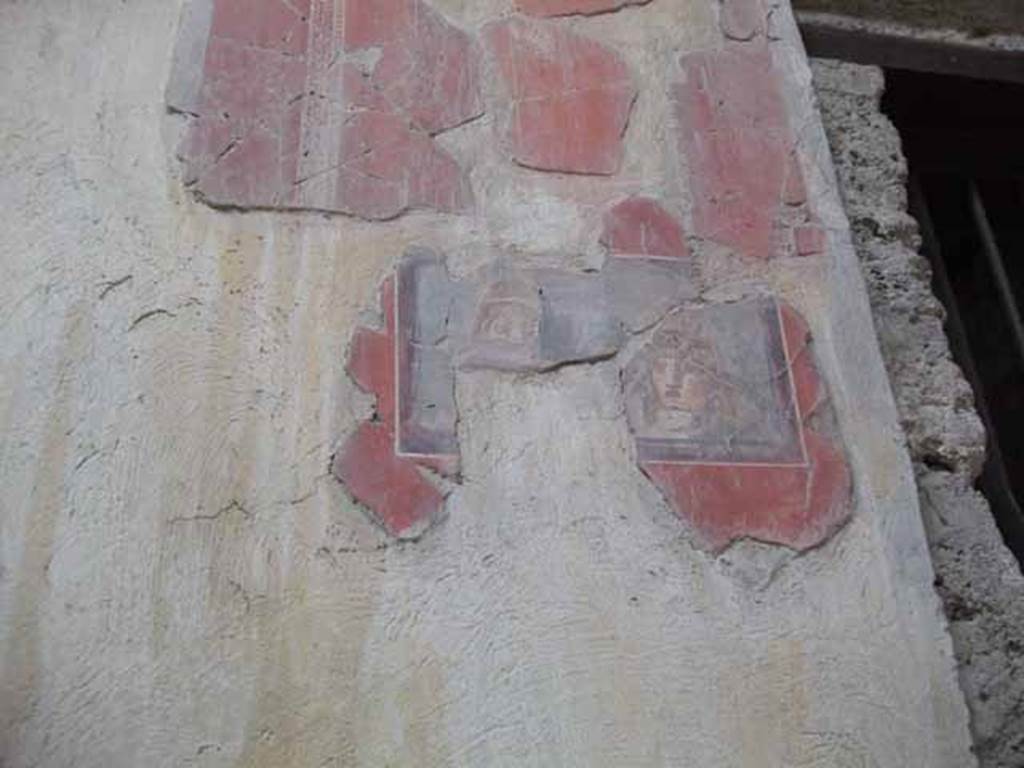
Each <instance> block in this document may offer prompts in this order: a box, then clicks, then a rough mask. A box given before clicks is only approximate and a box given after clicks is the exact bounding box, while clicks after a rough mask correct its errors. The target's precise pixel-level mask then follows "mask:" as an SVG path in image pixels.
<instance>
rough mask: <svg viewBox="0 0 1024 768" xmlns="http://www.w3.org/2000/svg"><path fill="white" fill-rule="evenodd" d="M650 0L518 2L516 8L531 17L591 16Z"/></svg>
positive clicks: (528, 0)
mask: <svg viewBox="0 0 1024 768" xmlns="http://www.w3.org/2000/svg"><path fill="white" fill-rule="evenodd" d="M650 1H651V0H518V2H517V3H516V6H517V7H518V8H519V10H520V11H522V12H523V13H528V14H529V15H531V16H572V15H575V14H580V15H583V16H592V15H594V14H596V13H607V12H609V11H617V10H619V9H620V8H625V7H626V6H627V5H646V4H647V3H649V2H650Z"/></svg>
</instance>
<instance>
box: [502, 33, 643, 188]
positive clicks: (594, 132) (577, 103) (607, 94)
mask: <svg viewBox="0 0 1024 768" xmlns="http://www.w3.org/2000/svg"><path fill="white" fill-rule="evenodd" d="M485 35H486V39H487V41H488V43H489V45H490V47H491V50H492V51H493V53H494V55H495V58H496V59H497V62H498V65H499V69H500V71H501V73H502V76H503V78H504V80H505V84H506V86H507V88H508V90H509V97H510V100H511V102H512V110H511V115H510V116H509V121H508V143H509V145H510V147H511V151H512V156H513V158H514V159H515V161H516V162H517V163H519V164H520V165H524V166H527V167H530V168H536V169H538V170H545V171H562V172H565V173H585V174H606V175H607V174H613V173H615V172H617V171H618V169H619V166H620V165H621V163H622V155H623V144H622V136H623V134H624V133H625V130H626V125H627V123H628V121H629V114H630V111H631V109H632V106H633V100H634V99H635V97H636V88H635V86H634V85H633V81H632V78H631V77H630V74H629V70H628V69H627V67H626V63H625V62H624V61H623V59H622V57H621V56H619V55H618V54H617V53H616V52H615V51H613V50H611V49H610V48H607V47H606V46H604V45H601V44H600V43H598V42H596V41H594V40H591V39H589V38H586V37H583V36H581V35H577V34H574V33H572V32H570V31H569V30H567V29H565V28H564V27H563V26H561V25H558V24H551V23H546V22H530V21H526V20H525V19H517V18H512V19H507V20H505V21H500V22H496V23H494V24H491V25H489V26H488V27H487V29H486V31H485Z"/></svg>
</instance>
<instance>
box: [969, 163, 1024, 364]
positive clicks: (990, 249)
mask: <svg viewBox="0 0 1024 768" xmlns="http://www.w3.org/2000/svg"><path fill="white" fill-rule="evenodd" d="M967 189H968V194H969V195H970V200H971V213H972V214H973V215H974V223H975V224H976V225H977V227H978V234H979V235H980V236H981V243H982V246H983V250H984V251H985V257H986V259H987V260H988V265H989V269H991V270H992V276H993V278H995V283H996V289H997V291H998V292H999V301H1000V303H1001V304H1002V305H1003V311H1004V312H1005V313H1006V317H1007V318H1008V319H1009V321H1010V330H1011V331H1012V332H1013V341H1014V343H1015V344H1016V346H1017V354H1018V355H1019V357H1020V360H1021V362H1024V318H1021V314H1020V309H1018V307H1017V300H1016V298H1015V297H1014V295H1013V287H1012V286H1011V285H1010V276H1009V274H1007V272H1006V264H1005V263H1003V255H1002V254H1001V253H1000V252H999V245H998V244H997V243H996V237H995V233H993V231H992V225H991V224H990V223H989V220H988V214H987V213H986V212H985V204H984V203H983V202H982V200H981V195H980V194H979V193H978V185H977V184H976V183H975V182H974V180H973V179H972V180H971V181H969V182H968V183H967Z"/></svg>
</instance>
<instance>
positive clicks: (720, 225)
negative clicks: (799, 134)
mask: <svg viewBox="0 0 1024 768" xmlns="http://www.w3.org/2000/svg"><path fill="white" fill-rule="evenodd" d="M681 63H682V68H683V75H684V77H683V79H682V81H680V82H679V83H678V84H677V85H676V86H675V90H674V96H675V103H676V115H677V118H678V122H679V148H680V152H681V153H682V154H683V155H684V156H685V157H686V160H687V165H688V167H689V171H690V184H691V188H692V190H693V197H694V209H693V224H694V230H695V233H696V234H697V235H699V236H701V237H705V238H707V239H709V240H713V241H715V242H718V243H721V244H723V245H726V246H729V247H731V248H733V249H735V250H737V251H739V252H740V253H742V254H745V255H747V256H753V257H757V258H768V257H769V256H771V255H772V253H773V251H774V248H773V242H774V239H773V230H774V228H775V227H776V226H777V225H778V224H779V223H780V214H781V209H782V207H783V204H784V203H785V204H786V205H799V204H801V203H803V202H804V201H803V199H802V198H803V197H805V195H806V193H805V192H804V185H803V179H802V175H801V174H800V168H799V165H798V164H797V163H795V162H793V160H792V153H793V150H794V140H793V135H792V131H791V129H790V126H789V122H788V120H787V117H786V105H785V103H784V102H783V99H782V90H781V79H780V77H779V74H778V73H777V71H776V70H775V67H774V64H773V62H772V56H771V51H770V49H769V47H768V45H767V44H766V43H765V41H764V40H758V41H754V42H751V43H727V44H726V46H725V47H724V48H723V49H722V50H716V51H710V52H700V53H694V54H689V55H686V56H684V57H683V58H682V61H681Z"/></svg>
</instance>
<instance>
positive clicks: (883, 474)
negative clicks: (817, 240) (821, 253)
mask: <svg viewBox="0 0 1024 768" xmlns="http://www.w3.org/2000/svg"><path fill="white" fill-rule="evenodd" d="M775 20H776V21H777V22H778V30H779V32H780V36H781V41H780V43H779V44H778V45H776V47H775V56H776V59H777V65H778V66H780V67H782V68H783V69H784V70H785V71H786V74H787V76H786V77H784V78H783V82H784V98H785V99H786V101H787V106H788V108H789V111H790V114H791V115H792V116H793V117H794V123H795V125H796V126H797V130H796V134H797V137H798V142H799V152H800V159H801V162H802V164H803V167H804V170H805V175H806V178H807V184H808V191H809V199H811V200H813V201H814V203H815V205H816V206H817V209H818V210H817V212H818V214H819V216H820V217H821V219H822V221H823V222H824V223H825V225H826V226H827V227H828V229H829V246H830V247H829V251H828V252H829V257H828V262H827V265H826V273H825V288H824V291H825V296H824V297H823V298H824V300H825V301H826V302H827V305H828V308H829V311H828V312H827V313H824V316H825V319H824V320H823V321H821V322H824V323H826V326H825V327H820V328H814V329H813V330H814V332H815V337H816V339H818V340H819V347H818V354H819V355H820V356H821V359H822V371H823V375H824V376H825V377H826V379H827V380H828V385H829V387H830V389H831V391H832V393H833V399H834V402H835V405H836V412H837V416H838V418H839V421H840V425H841V429H842V432H843V433H844V434H845V435H846V436H847V441H846V442H847V446H848V452H849V459H850V462H851V466H852V469H853V471H854V477H855V484H856V487H855V494H856V502H857V510H858V511H857V514H859V515H862V516H864V517H865V518H867V520H868V522H869V524H870V525H871V526H872V528H873V530H874V532H875V535H876V536H877V537H878V540H879V541H880V543H881V545H882V546H883V548H884V550H885V553H886V555H887V558H886V561H887V562H888V563H889V564H890V568H891V570H890V574H889V575H890V584H891V587H892V589H893V590H894V591H895V592H897V593H898V592H909V593H910V594H909V595H908V596H907V597H906V598H905V599H904V600H902V601H901V603H902V604H903V605H905V606H907V611H908V622H912V621H913V618H912V617H911V616H909V614H911V613H913V612H915V611H917V612H921V613H922V614H923V616H922V619H923V622H922V623H923V625H924V626H937V627H941V630H940V631H939V632H937V633H936V636H934V637H931V638H917V639H918V640H920V641H921V642H924V643H926V644H927V643H931V644H934V646H935V647H937V649H938V652H939V654H940V656H941V667H942V668H941V670H937V672H941V674H942V675H943V676H944V678H945V679H944V680H943V681H942V682H943V683H944V684H945V686H946V687H948V688H949V690H952V691H956V692H957V694H958V695H957V696H956V701H955V702H951V706H953V707H955V722H949V723H947V728H948V731H947V734H946V736H947V738H948V739H949V742H950V743H951V744H958V745H961V747H962V752H963V755H962V759H963V760H964V762H963V763H961V765H964V766H966V765H977V760H976V758H975V757H974V755H973V754H972V753H971V751H970V745H971V736H970V729H969V715H968V710H967V705H966V701H965V699H964V697H963V695H962V692H961V691H960V688H959V684H958V680H957V675H956V661H955V657H954V654H953V643H952V638H951V636H950V633H949V627H948V624H947V622H946V619H945V615H944V612H943V610H942V606H941V603H940V600H939V597H938V595H937V594H936V592H935V590H934V586H933V584H934V578H935V574H934V570H933V567H932V562H931V557H930V554H929V550H928V544H927V537H926V533H925V529H924V523H923V520H922V517H921V513H920V507H919V501H918V493H917V487H916V484H915V481H914V473H913V468H912V465H911V461H910V455H909V453H908V451H907V447H906V444H905V441H904V437H903V433H902V430H901V428H900V426H899V425H900V419H899V413H898V411H897V408H896V401H895V396H894V394H893V391H892V387H891V384H890V382H889V378H888V374H887V373H886V369H885V364H884V361H883V359H882V354H881V350H880V348H879V346H878V342H877V335H876V331H875V326H874V320H873V317H872V313H871V307H870V303H869V300H868V292H867V285H866V283H865V282H864V278H863V275H862V273H861V270H860V265H859V261H858V259H857V255H856V252H855V250H854V246H853V240H852V237H851V233H850V225H849V221H848V219H847V217H846V214H845V211H844V210H843V206H842V202H841V200H840V197H839V180H838V176H837V174H836V170H835V167H834V165H833V163H832V155H831V151H830V148H829V144H828V139H827V137H826V135H825V129H824V125H823V123H822V119H821V115H820V113H819V112H818V108H817V101H816V97H815V95H814V89H813V85H812V81H811V69H810V65H809V62H808V59H807V55H806V51H805V50H804V46H803V43H802V40H801V37H800V33H799V30H798V28H797V23H796V18H795V15H794V13H793V10H792V7H791V5H790V4H789V3H788V2H786V3H782V4H780V6H779V8H778V10H777V12H776V15H775ZM812 322H813V320H812Z"/></svg>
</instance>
